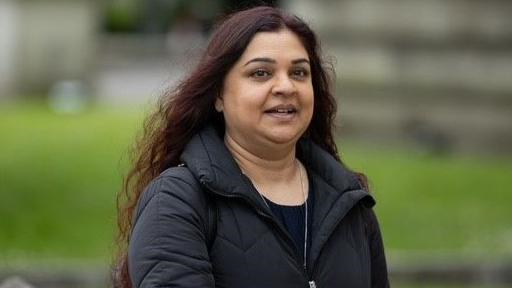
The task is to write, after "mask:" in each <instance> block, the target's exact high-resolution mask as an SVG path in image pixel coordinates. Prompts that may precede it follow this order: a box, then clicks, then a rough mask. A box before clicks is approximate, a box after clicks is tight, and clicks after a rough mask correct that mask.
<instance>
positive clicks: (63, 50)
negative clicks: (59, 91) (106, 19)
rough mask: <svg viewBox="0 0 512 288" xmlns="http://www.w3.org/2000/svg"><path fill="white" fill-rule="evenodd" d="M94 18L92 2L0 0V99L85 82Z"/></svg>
mask: <svg viewBox="0 0 512 288" xmlns="http://www.w3.org/2000/svg"><path fill="white" fill-rule="evenodd" d="M98 16H99V14H98V3H97V1H91V0H0V73H1V74H0V75H1V76H0V100H1V99H2V98H6V97H9V96H10V95H19V94H31V93H33V92H35V93H38V94H39V93H41V91H44V92H45V91H47V90H48V89H50V87H51V86H52V85H54V84H55V83H57V82H59V81H65V80H79V81H87V79H88V77H89V75H90V71H91V70H92V69H93V64H94V61H93V60H94V54H95V48H96V38H97V37H96V36H97V32H98V29H97V27H98V25H97V23H99V21H98V19H99V18H98ZM11 97H12V96H11Z"/></svg>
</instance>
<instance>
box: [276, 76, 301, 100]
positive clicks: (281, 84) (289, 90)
mask: <svg viewBox="0 0 512 288" xmlns="http://www.w3.org/2000/svg"><path fill="white" fill-rule="evenodd" d="M295 92H297V87H296V86H295V83H293V79H291V78H290V75H288V74H284V75H277V77H275V82H274V85H273V87H272V94H274V95H283V96H288V95H292V94H294V93H295Z"/></svg>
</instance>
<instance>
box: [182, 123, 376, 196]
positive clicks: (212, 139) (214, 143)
mask: <svg viewBox="0 0 512 288" xmlns="http://www.w3.org/2000/svg"><path fill="white" fill-rule="evenodd" d="M298 145H299V146H298V149H297V151H298V152H297V153H298V155H297V156H298V157H299V159H300V160H301V161H302V162H303V164H304V165H305V166H306V167H307V169H308V171H309V172H310V173H312V174H313V175H309V176H310V177H313V176H314V177H315V178H319V179H316V181H319V182H321V183H323V184H325V185H323V186H325V187H327V189H328V190H329V191H327V192H326V193H327V194H329V195H328V196H329V197H327V198H329V199H328V201H331V200H334V199H335V198H338V196H341V195H342V194H344V193H345V192H347V191H353V190H362V187H361V185H360V184H359V181H358V180H357V177H356V176H355V175H354V173H352V172H350V171H349V170H347V169H346V168H345V167H343V165H341V164H340V163H339V162H337V161H336V160H335V159H334V158H333V157H332V156H331V155H330V154H329V153H327V152H326V151H325V150H323V149H321V148H320V147H319V146H317V145H316V144H314V143H313V142H312V141H311V140H309V139H306V138H303V139H301V140H300V141H299V144H298ZM181 160H182V161H183V162H184V163H186V165H187V167H189V169H190V170H191V172H192V174H194V175H195V177H196V178H197V179H198V180H199V182H200V183H202V184H203V185H205V186H206V187H208V188H209V189H210V190H212V191H213V192H214V193H218V194H221V195H223V196H240V197H243V198H245V199H247V200H249V201H250V202H252V203H253V204H255V205H261V204H263V202H262V201H261V199H260V197H259V196H258V195H257V193H255V192H256V191H255V190H254V188H253V187H252V185H251V183H250V180H249V179H248V178H247V177H246V176H245V175H244V174H243V173H242V171H241V170H240V168H239V167H238V165H237V163H236V162H235V160H234V159H233V157H232V156H231V153H230V152H229V150H228V149H227V147H226V146H225V145H224V140H223V137H222V136H221V135H219V133H218V132H217V131H216V129H215V128H214V127H213V126H212V125H209V126H206V127H205V128H204V129H202V130H201V131H200V132H199V133H197V134H196V135H195V136H193V137H192V139H191V140H190V142H189V143H188V144H187V145H186V147H185V150H184V152H183V154H182V156H181ZM325 187H323V188H325ZM364 196H369V194H365V195H363V196H361V198H364ZM358 198H359V197H358ZM369 198H371V196H369ZM316 199H318V198H316ZM358 200H360V199H354V201H358ZM351 202H353V201H351ZM373 202H374V201H373V199H369V202H368V204H369V205H370V206H373V204H374V203H373ZM319 204H320V203H319ZM353 204H355V203H353Z"/></svg>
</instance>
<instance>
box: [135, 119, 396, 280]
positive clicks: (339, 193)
mask: <svg viewBox="0 0 512 288" xmlns="http://www.w3.org/2000/svg"><path fill="white" fill-rule="evenodd" d="M297 153H298V157H299V159H300V160H301V161H302V163H303V164H304V165H305V166H306V167H307V169H308V172H309V175H308V177H309V181H310V183H311V184H310V185H312V186H313V187H314V189H313V191H314V193H315V197H314V198H315V204H314V205H315V206H314V209H315V210H314V215H313V223H312V231H311V235H312V243H311V247H310V250H309V251H310V252H308V253H309V254H308V260H307V267H308V269H307V270H308V271H304V268H303V266H302V261H301V259H299V256H298V255H297V253H296V250H295V249H294V248H293V247H295V246H293V245H294V243H293V240H292V239H291V238H290V236H289V234H288V233H287V232H286V230H285V229H284V228H283V226H282V224H281V223H279V222H278V221H277V220H275V219H274V217H273V216H272V212H271V211H270V210H269V208H268V207H267V206H265V204H264V203H263V201H262V199H261V198H260V197H259V195H258V194H257V192H256V191H255V189H254V187H253V186H252V185H251V183H250V181H249V180H248V178H246V177H245V176H244V175H243V174H242V173H241V171H240V169H239V168H238V166H237V165H236V162H235V161H234V159H233V158H232V156H231V154H230V152H229V151H228V150H227V148H226V147H225V146H224V143H223V140H222V138H221V137H220V136H219V135H218V134H217V132H216V131H215V129H213V128H212V127H208V128H205V129H204V130H203V131H201V132H200V133H198V134H197V135H196V136H195V137H194V138H193V139H192V140H191V141H190V143H189V144H188V145H187V147H186V149H185V151H184V153H183V155H182V160H183V162H184V163H185V164H186V166H185V167H174V168H170V169H168V170H166V171H165V172H163V173H162V175H161V176H159V177H158V178H157V179H155V180H154V181H153V182H152V183H151V184H150V185H149V187H148V188H147V190H146V191H145V192H144V194H143V196H142V198H141V199H140V201H139V205H138V209H137V214H136V215H135V221H136V222H135V226H134V229H133V232H132V237H131V239H130V246H129V256H128V257H129V258H128V259H129V269H130V275H131V279H132V283H133V285H134V287H233V288H235V287H236V288H249V287H254V288H263V287H279V288H288V287H289V288H292V287H293V288H296V287H310V285H311V287H313V286H312V284H310V283H312V282H311V281H314V282H315V284H316V287H320V288H333V287H345V288H356V287H357V288H358V287H388V286H389V284H388V281H387V272H386V264H385V260H384V254H383V251H382V240H381V238H380V232H379V230H378V225H377V224H376V221H375V216H374V214H373V212H372V210H371V209H370V207H371V206H373V204H374V201H373V198H372V197H371V196H370V195H369V194H368V193H367V192H366V191H364V190H363V189H361V187H360V185H359V184H358V181H357V180H356V177H355V176H354V175H353V174H352V173H350V172H348V171H347V170H346V169H344V168H343V167H342V166H341V165H340V164H339V163H338V162H336V161H335V160H334V159H333V158H332V157H331V156H330V155H329V154H328V153H326V152H325V151H324V150H322V149H320V148H319V147H318V146H316V145H314V144H313V143H311V142H310V141H308V140H304V139H303V140H301V141H300V142H299V146H298V152H297ZM212 201H215V203H216V207H217V211H218V212H217V213H216V214H217V221H216V234H215V238H214V239H215V240H214V241H213V244H212V246H211V247H208V242H209V241H208V239H207V238H208V231H209V228H211V227H210V226H211V224H208V223H209V222H208V221H209V215H208V213H209V211H211V209H208V205H210V203H212ZM372 219H373V220H372ZM372 223H374V224H372ZM372 227H373V228H372Z"/></svg>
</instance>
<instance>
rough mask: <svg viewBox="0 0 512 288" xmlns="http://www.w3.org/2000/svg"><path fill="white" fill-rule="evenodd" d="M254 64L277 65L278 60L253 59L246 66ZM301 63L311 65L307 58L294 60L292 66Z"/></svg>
mask: <svg viewBox="0 0 512 288" xmlns="http://www.w3.org/2000/svg"><path fill="white" fill-rule="evenodd" d="M252 62H265V63H271V64H275V63H276V60H274V59H272V58H267V57H258V58H253V59H251V60H249V61H247V62H246V63H245V64H244V66H247V65H249V64H250V63H252ZM300 63H307V64H309V60H308V59H306V58H299V59H294V60H292V64H294V65H296V64H300Z"/></svg>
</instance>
